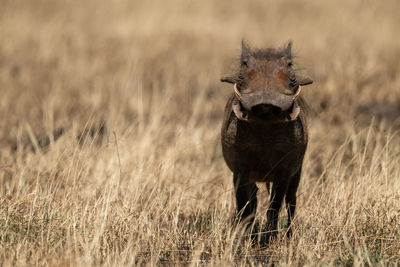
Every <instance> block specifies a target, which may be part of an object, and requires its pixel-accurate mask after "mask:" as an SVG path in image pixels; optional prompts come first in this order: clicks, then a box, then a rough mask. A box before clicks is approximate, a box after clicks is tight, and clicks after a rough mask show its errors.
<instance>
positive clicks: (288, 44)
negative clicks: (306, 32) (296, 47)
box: [284, 41, 293, 58]
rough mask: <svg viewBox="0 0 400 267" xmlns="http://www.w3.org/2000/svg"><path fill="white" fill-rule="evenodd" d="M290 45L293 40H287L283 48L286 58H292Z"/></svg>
mask: <svg viewBox="0 0 400 267" xmlns="http://www.w3.org/2000/svg"><path fill="white" fill-rule="evenodd" d="M292 45H293V41H289V42H288V43H287V45H286V48H285V50H284V51H285V56H286V57H287V58H292Z"/></svg>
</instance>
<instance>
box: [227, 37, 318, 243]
mask: <svg viewBox="0 0 400 267" xmlns="http://www.w3.org/2000/svg"><path fill="white" fill-rule="evenodd" d="M291 46H292V43H291V42H289V43H288V45H287V46H285V47H283V48H278V49H274V48H267V49H259V50H255V49H250V48H249V47H248V46H247V45H246V44H245V43H244V42H242V53H241V57H240V69H239V71H238V72H237V73H236V74H235V75H233V76H231V77H223V78H221V81H222V82H228V83H231V84H233V91H234V92H233V93H232V96H231V97H230V98H229V100H228V103H227V105H226V108H225V114H224V121H223V124H222V134H221V141H222V151H223V155H224V158H225V161H226V163H227V165H228V167H229V168H230V169H231V171H232V172H233V182H234V186H235V191H236V202H237V211H238V216H239V218H240V221H241V222H243V223H245V224H246V223H247V226H251V225H252V224H253V222H254V217H255V213H256V209H257V197H256V194H257V190H258V188H257V185H256V184H255V182H265V183H266V184H267V188H270V187H269V185H270V182H272V183H273V184H272V190H271V194H270V202H269V207H268V211H267V226H266V229H264V230H265V231H263V234H262V235H261V242H262V243H266V242H268V241H269V239H270V237H273V236H275V235H276V233H277V225H278V214H279V211H280V209H281V206H282V202H283V197H284V196H286V197H285V202H286V206H287V212H288V226H290V223H291V220H292V219H293V216H294V213H295V209H296V191H297V187H298V185H299V181H300V175H301V168H302V164H303V158H304V153H305V151H306V147H307V142H308V134H307V126H306V121H305V117H304V103H303V101H302V99H301V98H300V96H299V94H300V92H301V86H303V85H308V84H311V83H312V82H313V81H312V80H311V79H310V78H308V77H302V76H300V75H299V74H298V73H296V71H295V69H294V68H293V66H292V65H293V62H292V53H291ZM254 229H257V227H254ZM253 231H254V230H253ZM256 231H258V230H256ZM288 233H289V234H290V228H289V229H288Z"/></svg>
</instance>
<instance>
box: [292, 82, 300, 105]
mask: <svg viewBox="0 0 400 267" xmlns="http://www.w3.org/2000/svg"><path fill="white" fill-rule="evenodd" d="M300 93H301V86H300V85H299V89H297V92H296V93H295V94H294V96H293V102H295V101H296V100H297V98H299V96H300Z"/></svg>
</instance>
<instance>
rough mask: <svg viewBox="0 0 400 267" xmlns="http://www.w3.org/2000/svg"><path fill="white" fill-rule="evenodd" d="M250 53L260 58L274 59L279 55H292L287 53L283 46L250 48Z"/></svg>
mask: <svg viewBox="0 0 400 267" xmlns="http://www.w3.org/2000/svg"><path fill="white" fill-rule="evenodd" d="M250 55H251V56H253V57H254V58H256V59H261V60H274V59H278V58H281V57H288V58H292V55H291V54H288V53H287V51H286V49H285V48H264V49H252V50H250Z"/></svg>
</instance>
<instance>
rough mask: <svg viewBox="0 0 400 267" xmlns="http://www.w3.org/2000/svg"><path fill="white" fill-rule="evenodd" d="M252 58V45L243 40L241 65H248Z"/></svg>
mask: <svg viewBox="0 0 400 267" xmlns="http://www.w3.org/2000/svg"><path fill="white" fill-rule="evenodd" d="M250 58H251V50H250V47H249V46H248V45H247V44H246V43H245V42H244V40H242V53H241V55H240V66H242V67H248V66H249V61H250Z"/></svg>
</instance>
